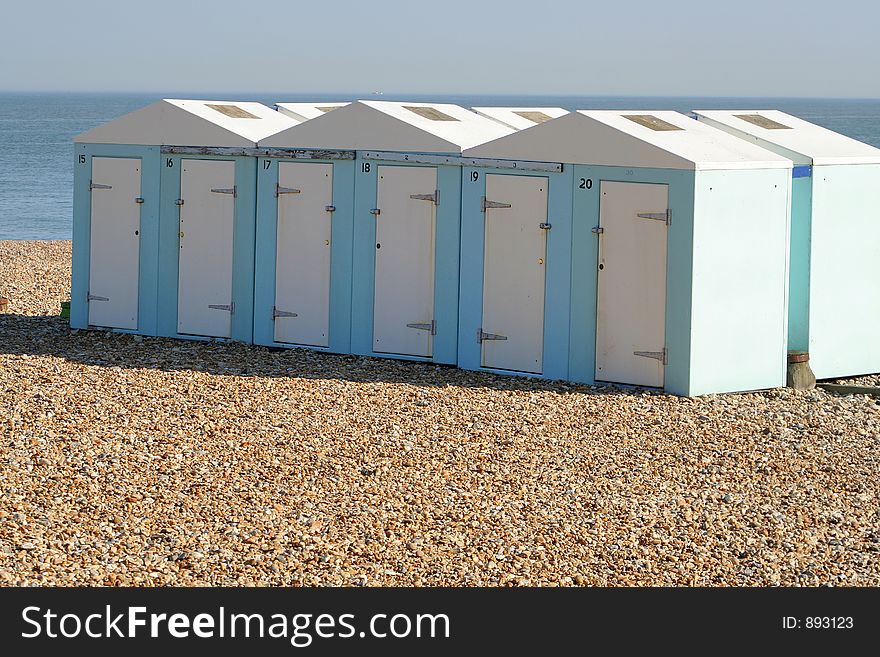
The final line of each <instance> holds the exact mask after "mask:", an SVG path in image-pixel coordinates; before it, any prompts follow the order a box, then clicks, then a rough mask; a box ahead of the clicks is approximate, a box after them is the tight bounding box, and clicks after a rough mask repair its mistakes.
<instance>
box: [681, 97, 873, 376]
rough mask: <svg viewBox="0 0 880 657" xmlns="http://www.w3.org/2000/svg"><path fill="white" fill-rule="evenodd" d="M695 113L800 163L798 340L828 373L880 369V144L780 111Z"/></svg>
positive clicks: (796, 195) (797, 346) (795, 217)
mask: <svg viewBox="0 0 880 657" xmlns="http://www.w3.org/2000/svg"><path fill="white" fill-rule="evenodd" d="M694 114H695V116H696V117H697V118H698V119H699V120H700V121H701V122H705V123H706V124H708V125H712V126H714V127H717V128H720V129H721V130H724V131H726V132H728V133H730V134H732V135H735V136H737V137H739V138H741V139H744V140H746V141H748V142H751V143H754V144H758V145H760V146H762V147H763V148H766V149H768V150H771V151H773V152H774V153H778V154H779V155H782V156H784V157H787V158H789V159H790V160H791V161H792V162H793V164H794V168H793V171H792V176H793V180H792V205H791V247H790V249H791V250H790V259H791V274H790V279H789V315H788V346H789V349H790V350H791V351H795V352H803V351H806V352H808V353H809V362H810V367H811V368H812V370H813V373H814V374H815V375H816V377H817V378H819V379H826V378H833V377H840V376H855V375H860V374H870V373H874V372H880V293H878V289H880V149H877V148H874V147H873V146H870V145H868V144H863V143H861V142H859V141H856V140H855V139H851V138H849V137H846V136H844V135H841V134H838V133H836V132H833V131H831V130H828V129H826V128H823V127H821V126H818V125H815V124H813V123H810V122H808V121H804V120H803V119H799V118H797V117H795V116H791V115H789V114H785V113H783V112H780V111H777V110H705V111H703V110H700V111H697V112H695V113H694Z"/></svg>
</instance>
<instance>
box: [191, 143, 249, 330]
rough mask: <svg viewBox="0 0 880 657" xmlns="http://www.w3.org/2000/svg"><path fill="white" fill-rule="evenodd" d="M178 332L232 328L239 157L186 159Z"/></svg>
mask: <svg viewBox="0 0 880 657" xmlns="http://www.w3.org/2000/svg"><path fill="white" fill-rule="evenodd" d="M180 199H181V201H182V202H183V205H181V206H180V261H179V269H178V276H179V278H178V283H177V284H178V290H177V293H178V296H177V332H178V333H185V334H189V335H204V336H209V337H217V338H228V337H229V336H230V335H231V333H232V313H233V312H234V306H233V303H232V229H233V224H234V218H235V162H229V161H224V160H182V161H181V171H180Z"/></svg>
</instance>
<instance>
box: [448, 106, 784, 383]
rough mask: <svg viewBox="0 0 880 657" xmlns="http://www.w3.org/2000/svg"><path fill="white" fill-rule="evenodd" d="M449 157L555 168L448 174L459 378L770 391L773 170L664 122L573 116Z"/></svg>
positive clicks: (779, 257)
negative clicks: (457, 205) (457, 248)
mask: <svg viewBox="0 0 880 657" xmlns="http://www.w3.org/2000/svg"><path fill="white" fill-rule="evenodd" d="M463 155H464V157H465V158H495V159H498V158H500V159H505V160H510V161H515V162H516V163H517V168H522V167H524V166H526V165H527V163H528V162H527V161H531V162H533V163H537V162H543V163H556V166H557V167H558V169H557V170H554V171H548V172H544V173H541V172H525V171H510V170H502V169H498V168H494V167H493V166H491V165H490V166H485V165H483V166H476V165H477V164H479V163H478V162H476V161H475V163H474V164H475V165H474V166H469V165H468V164H465V165H464V168H463V171H462V176H463V189H462V250H461V263H462V266H461V285H460V288H461V308H460V314H461V316H460V333H459V365H460V366H461V367H465V368H468V369H481V370H491V371H498V372H517V373H525V374H530V375H534V376H543V377H545V378H559V379H569V380H572V381H577V382H585V383H595V382H611V383H620V384H629V385H639V386H646V387H653V388H660V389H664V390H666V391H668V392H670V393H674V394H679V395H699V394H705V393H713V392H726V391H735V390H750V389H757V388H768V387H775V386H781V385H784V384H785V376H786V328H785V315H786V288H787V286H786V278H787V273H788V272H787V255H786V254H787V240H788V205H789V199H790V190H791V162H790V161H788V160H787V159H785V158H783V157H781V156H778V155H776V154H774V153H771V152H769V151H767V150H764V149H762V148H760V147H758V146H755V145H752V144H747V143H745V142H743V141H742V140H738V139H736V138H733V137H731V136H730V135H727V134H725V133H723V132H721V131H720V130H716V129H714V128H711V127H710V126H707V125H705V124H702V123H699V122H697V121H694V120H692V119H690V118H688V117H686V116H684V115H681V114H678V113H676V112H669V111H657V112H646V111H639V112H624V111H579V112H573V113H570V114H566V115H564V116H562V117H560V118H557V119H553V120H551V121H546V122H544V123H541V124H539V125H536V126H534V127H532V128H528V129H527V130H522V131H520V132H517V133H515V134H512V135H510V136H507V137H504V138H501V139H497V140H495V141H493V142H489V143H486V144H483V145H481V146H477V147H475V148H470V149H467V150H466V151H465V152H464V154H463ZM523 161H526V162H523ZM557 171H558V173H557Z"/></svg>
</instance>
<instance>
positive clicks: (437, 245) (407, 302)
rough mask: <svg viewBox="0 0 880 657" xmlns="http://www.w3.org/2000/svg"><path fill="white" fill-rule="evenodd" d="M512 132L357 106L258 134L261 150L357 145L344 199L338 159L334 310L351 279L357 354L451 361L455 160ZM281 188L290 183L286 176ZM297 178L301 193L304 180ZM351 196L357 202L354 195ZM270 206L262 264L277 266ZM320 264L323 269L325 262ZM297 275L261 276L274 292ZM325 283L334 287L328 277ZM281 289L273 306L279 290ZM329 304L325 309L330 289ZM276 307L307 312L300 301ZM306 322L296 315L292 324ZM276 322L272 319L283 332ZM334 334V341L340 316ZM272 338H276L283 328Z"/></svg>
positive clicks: (470, 118) (445, 114) (452, 116)
mask: <svg viewBox="0 0 880 657" xmlns="http://www.w3.org/2000/svg"><path fill="white" fill-rule="evenodd" d="M511 132H513V130H512V129H511V128H509V127H507V126H504V125H502V124H500V123H498V122H496V121H493V120H491V119H488V118H486V117H483V116H480V115H478V114H475V113H474V112H471V111H470V110H466V109H464V108H462V107H459V106H457V105H449V104H433V103H405V102H387V101H358V102H354V103H351V104H349V105H346V106H344V107H341V108H339V109H336V110H333V111H332V112H327V113H325V114H324V115H323V116H319V117H317V118H314V119H311V120H309V121H306V122H304V123H302V124H301V125H299V126H296V127H295V128H291V129H289V130H287V131H285V132H284V133H280V134H278V135H274V136H273V137H271V138H268V139H265V140H262V141H261V146H265V147H273V148H274V147H279V148H285V147H287V148H289V147H295V148H298V149H305V150H340V151H356V152H357V158H356V160H355V161H354V167H353V169H352V170H351V171H352V175H353V180H352V181H351V187H350V189H349V191H342V190H341V189H340V194H339V195H337V194H336V190H337V188H336V183H337V182H340V183H342V181H343V180H348V179H347V178H345V173H344V170H343V169H342V168H341V167H340V164H339V162H337V163H336V165H335V168H334V171H333V177H334V197H333V205H334V207H335V211H334V212H333V213H332V215H333V218H332V222H333V237H332V238H331V239H330V242H331V244H332V245H333V248H332V249H331V253H330V260H331V264H330V265H329V267H330V272H331V274H330V279H331V282H330V301H329V303H330V306H331V313H332V308H334V307H336V305H335V304H336V303H337V301H334V294H336V295H337V296H336V299H337V300H338V304H339V308H342V307H343V306H344V304H345V301H344V300H345V297H344V290H345V288H346V286H348V285H350V290H351V292H350V294H351V298H350V309H351V310H350V312H351V320H350V327H351V336H350V350H351V352H352V353H356V354H361V355H373V356H384V357H399V358H408V359H414V360H424V361H433V362H440V363H455V361H456V354H457V352H456V339H457V326H458V282H457V281H458V262H459V220H460V193H461V167H460V162H459V160H458V158H459V156H460V154H461V151H462V149H463V148H468V147H471V146H474V145H476V144H478V143H481V142H483V141H487V140H490V139H495V138H497V137H501V136H503V135H506V134H510V133H511ZM345 171H347V169H346V170H345ZM264 178H265V179H266V181H267V182H266V183H265V184H264V187H263V190H264V194H269V193H270V192H271V188H272V185H271V181H272V180H273V179H274V178H272V177H271V176H264ZM277 184H279V185H282V186H287V183H284V182H281V181H278V182H277ZM290 184H291V185H292V186H293V188H294V189H300V188H299V187H297V184H298V183H295V182H291V183H290ZM324 184H325V185H326V183H324ZM324 189H325V190H326V189H327V187H326V186H325V187H324ZM282 191H283V190H282ZM351 193H353V200H352V201H351V207H349V203H348V196H347V195H348V194H351ZM292 196H296V197H298V196H299V195H295V194H294V195H292ZM261 198H264V195H261ZM316 198H317V197H316ZM322 202H323V201H320V202H319V201H317V200H316V202H315V204H314V209H315V211H316V212H319V213H320V208H321V203H322ZM266 207H267V208H268V210H266V211H265V213H263V212H261V221H262V224H261V225H262V226H263V229H261V232H260V234H261V235H262V236H264V237H265V239H263V240H261V243H260V247H259V253H258V256H257V260H258V262H262V261H263V260H264V259H265V260H266V262H272V261H275V262H280V261H281V255H280V251H278V245H277V244H273V242H272V240H271V235H272V227H273V225H274V226H277V227H276V231H277V230H280V228H278V227H280V221H281V220H280V219H278V215H277V210H275V211H273V209H272V207H273V206H272V203H271V202H269V203H267V204H266ZM278 207H281V206H280V205H279V206H278ZM349 213H350V214H349ZM337 228H339V230H338V231H337ZM325 230H326V227H325ZM325 235H326V233H325ZM290 239H291V241H292V240H294V239H295V238H294V237H291V238H290ZM325 239H326V237H325ZM346 249H350V252H351V260H350V261H349V262H350V265H348V264H347V263H345V262H344V260H345V257H346V256H345V251H346ZM273 253H276V254H277V258H276V257H273V255H272V254H273ZM316 257H317V256H316ZM321 263H322V264H321V266H322V267H323V268H324V269H323V270H324V271H326V270H327V265H326V263H325V261H323V260H322V261H321ZM349 266H350V270H349V269H348V267H349ZM296 275H297V274H296V272H295V271H293V269H290V270H289V271H288V272H287V273H284V274H282V273H281V271H280V270H279V269H278V267H277V266H275V267H274V269H273V268H272V267H269V269H268V271H266V270H263V272H262V273H261V275H260V282H261V287H268V285H269V282H270V281H271V280H273V279H274V280H275V281H276V282H277V281H279V280H280V279H281V278H285V277H286V278H288V279H289V278H291V277H295V276H296ZM334 276H337V279H336V280H335V281H334ZM321 280H322V281H323V280H324V279H323V278H322V279H321ZM322 286H323V287H322V289H326V282H322ZM274 296H275V300H274V302H273V305H274V306H275V307H276V309H277V308H278V306H279V302H278V291H277V288H276V291H275V293H274ZM293 300H294V299H293V297H291V301H293ZM270 301H272V299H271V295H270V296H266V297H265V298H264V300H263V301H262V302H261V306H263V307H262V308H261V309H260V310H259V314H258V316H257V319H258V322H260V321H262V318H263V317H264V315H266V314H267V313H266V310H267V309H268V308H269V303H270ZM321 302H322V304H324V305H326V304H327V301H326V294H324V293H322V297H321ZM316 307H317V306H316ZM321 307H322V308H323V307H324V306H321ZM280 309H281V310H282V311H283V312H293V313H297V314H299V310H297V308H296V307H292V306H291V307H288V306H285V307H283V308H280ZM340 313H341V310H340ZM288 319H290V318H288V317H285V318H283V319H282V321H287V320H288ZM298 319H299V317H294V318H292V319H290V323H291V324H293V323H296V322H297V321H298ZM339 325H340V326H341V323H340V324H339ZM278 326H279V324H278V320H277V319H276V322H275V331H277V330H278ZM261 330H262V331H263V333H261V335H263V336H264V337H266V336H268V335H269V331H268V329H267V328H265V327H264V328H263V329H261ZM330 330H331V336H330V340H331V342H332V339H333V337H332V332H333V330H334V321H333V319H332V317H331V320H330ZM340 330H341V329H340ZM259 332H260V331H258V333H259ZM274 340H275V341H276V342H277V341H279V334H278V333H277V332H276V333H275V334H274ZM340 344H341V343H340ZM318 346H320V345H318ZM339 349H342V347H341V346H340V347H339Z"/></svg>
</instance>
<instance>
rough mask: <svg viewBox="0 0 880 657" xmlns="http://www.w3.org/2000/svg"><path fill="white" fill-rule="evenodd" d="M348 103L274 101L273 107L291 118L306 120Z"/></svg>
mask: <svg viewBox="0 0 880 657" xmlns="http://www.w3.org/2000/svg"><path fill="white" fill-rule="evenodd" d="M346 105H348V103H347V102H345V103H275V109H277V110H278V111H279V112H282V113H283V114H286V115H287V116H289V117H291V118H292V119H296V120H297V121H300V122H302V121H308V120H309V119H316V118H318V117H319V116H324V114H326V113H327V112H330V111H332V110H335V109H339V108H340V107H345V106H346Z"/></svg>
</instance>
